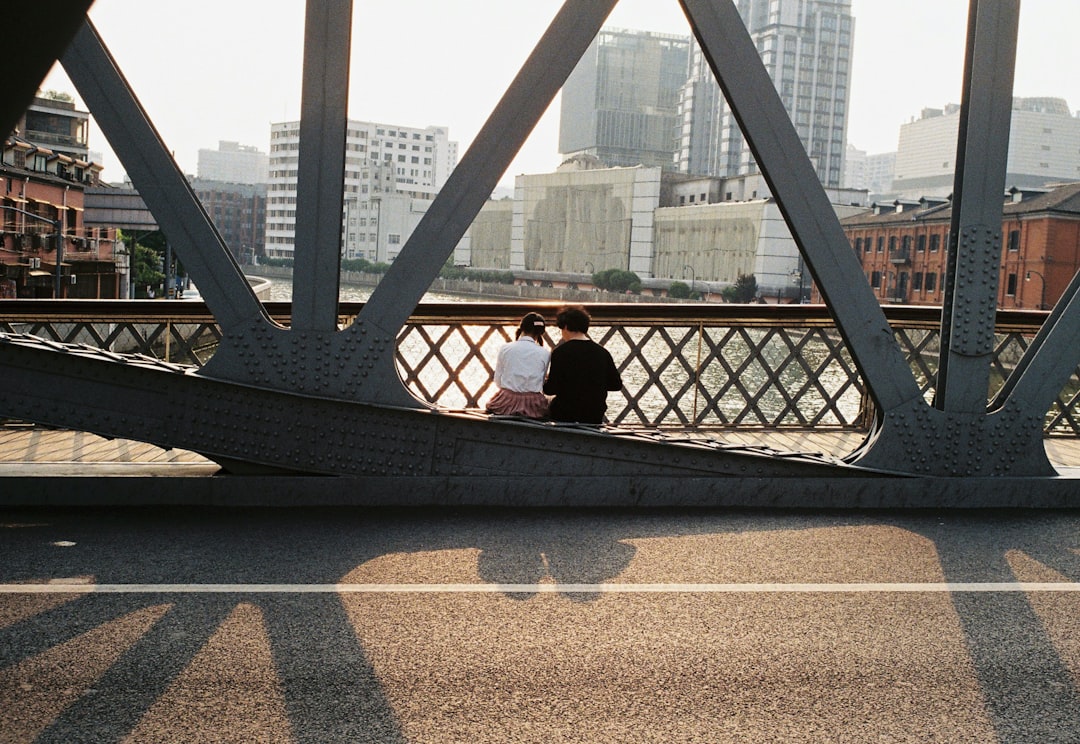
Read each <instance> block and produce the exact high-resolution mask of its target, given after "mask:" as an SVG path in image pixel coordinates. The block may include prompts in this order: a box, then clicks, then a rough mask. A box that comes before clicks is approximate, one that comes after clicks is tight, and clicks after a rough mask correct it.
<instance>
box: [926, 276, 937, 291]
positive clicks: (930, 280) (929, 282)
mask: <svg viewBox="0 0 1080 744" xmlns="http://www.w3.org/2000/svg"><path fill="white" fill-rule="evenodd" d="M936 289H937V274H935V273H934V272H932V271H928V272H926V291H927V292H933V291H935V290H936Z"/></svg>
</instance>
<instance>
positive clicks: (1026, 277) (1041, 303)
mask: <svg viewBox="0 0 1080 744" xmlns="http://www.w3.org/2000/svg"><path fill="white" fill-rule="evenodd" d="M1032 274H1034V275H1035V276H1037V277H1039V279H1040V280H1041V281H1042V287H1041V289H1040V290H1039V309H1040V310H1045V309H1046V277H1045V276H1043V275H1042V274H1040V273H1039V272H1037V271H1029V272H1028V273H1027V274H1025V275H1024V281H1025V282H1030V281H1031V275H1032Z"/></svg>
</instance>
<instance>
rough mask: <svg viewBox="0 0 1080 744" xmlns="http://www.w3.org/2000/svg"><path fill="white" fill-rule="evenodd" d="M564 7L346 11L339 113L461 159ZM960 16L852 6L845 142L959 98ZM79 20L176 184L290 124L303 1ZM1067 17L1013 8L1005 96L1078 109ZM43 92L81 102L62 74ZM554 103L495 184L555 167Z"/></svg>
mask: <svg viewBox="0 0 1080 744" xmlns="http://www.w3.org/2000/svg"><path fill="white" fill-rule="evenodd" d="M560 6H561V2H560V0H530V2H528V3H506V2H505V1H504V0H439V1H436V0H394V1H393V2H390V1H389V0H380V1H378V2H376V1H374V0H372V1H371V2H364V3H359V2H358V3H355V4H354V27H353V49H354V52H353V69H352V74H351V86H350V87H351V91H350V103H349V116H350V117H351V118H358V119H363V120H372V121H395V122H400V123H402V124H408V125H410V126H416V127H425V126H429V125H445V126H447V127H448V128H449V135H450V137H451V138H452V139H454V140H457V141H459V142H460V143H461V146H462V152H463V153H464V152H465V150H466V149H467V148H468V145H469V143H471V141H472V139H473V138H474V137H475V136H476V134H477V132H478V131H479V129H480V127H481V126H482V125H483V123H484V120H485V119H486V118H487V116H488V114H489V113H490V112H491V110H492V109H493V108H494V106H495V105H496V104H497V102H498V100H499V98H500V97H501V96H502V94H503V92H504V91H505V89H506V87H507V86H508V85H509V83H510V81H511V80H512V79H513V76H514V75H515V74H516V73H517V71H518V70H519V69H520V67H521V65H522V63H523V62H524V60H525V58H526V56H527V55H528V53H529V52H531V50H532V48H533V47H534V46H535V44H536V41H537V40H538V39H539V38H540V36H541V34H542V33H543V31H544V29H545V28H546V27H547V24H548V23H549V22H550V20H551V18H552V17H553V16H554V14H555V13H556V12H557V10H558V8H559V7H560ZM967 12H968V2H967V1H966V0H940V1H939V2H935V3H929V2H916V3H909V4H907V5H905V6H904V7H903V10H902V11H900V10H897V6H895V5H894V4H891V3H882V2H880V0H852V15H853V16H854V18H855V39H854V58H853V64H852V94H851V114H850V119H849V123H848V132H847V142H848V143H849V144H851V145H853V146H855V147H857V148H859V149H860V150H864V151H866V152H868V153H870V154H874V153H880V152H887V151H890V150H895V149H896V145H897V140H898V135H899V131H900V126H901V125H902V124H904V123H905V122H908V121H910V120H912V119H913V118H917V117H918V115H919V113H920V111H921V110H922V109H923V108H925V107H935V106H936V107H940V106H944V105H945V104H947V103H954V102H959V101H960V97H961V85H960V83H961V80H960V76H961V73H962V68H963V49H964V33H965V29H966V23H967ZM90 16H91V19H92V20H93V21H94V23H95V24H96V25H97V27H98V30H99V31H100V32H101V34H102V36H103V38H104V39H105V42H106V44H108V46H109V48H110V50H111V51H112V52H113V54H114V56H115V57H116V58H117V60H118V62H119V64H120V67H121V69H122V70H123V71H124V74H125V75H126V77H127V78H128V80H129V81H130V82H131V84H132V86H133V88H134V89H135V91H136V94H137V95H138V96H139V97H140V100H141V101H142V102H143V104H144V106H145V107H146V109H147V110H148V112H149V114H150V116H151V118H152V119H153V120H154V122H155V124H156V126H157V127H158V130H159V131H160V132H161V134H162V137H163V139H164V140H165V143H166V145H167V146H168V147H169V149H170V150H172V151H173V153H174V156H175V157H176V159H177V162H178V163H179V165H180V167H181V168H182V169H183V170H184V171H185V172H187V173H195V172H196V165H197V155H198V151H199V149H204V148H211V147H214V146H215V145H216V144H217V142H219V141H220V140H229V141H235V142H239V143H241V144H243V145H249V146H254V147H257V148H259V149H261V150H264V151H268V150H269V142H270V125H271V123H274V122H282V121H288V120H292V119H295V118H297V117H298V112H299V102H300V74H301V54H302V45H303V17H304V3H303V2H302V0H267V2H264V3H260V4H258V5H255V6H253V5H252V4H250V3H245V2H240V0H216V1H215V2H213V3H211V2H209V0H190V1H189V2H187V3H183V4H179V3H145V2H139V1H138V0H97V1H96V2H95V4H94V6H93V7H92V8H91V11H90ZM1077 21H1080V5H1075V4H1067V5H1063V4H1061V3H1059V2H1057V0H1024V3H1023V4H1022V7H1021V21H1020V39H1019V53H1018V60H1017V74H1016V85H1015V87H1014V94H1015V95H1017V96H1025V97H1034V96H1055V97H1061V98H1065V99H1066V100H1067V101H1068V102H1069V105H1070V106H1071V107H1072V108H1073V110H1074V111H1075V110H1076V109H1077V108H1080V79H1077V77H1076V76H1075V75H1074V74H1073V72H1072V71H1073V69H1074V68H1075V67H1076V64H1075V62H1074V57H1075V56H1076V55H1077V54H1080V52H1077V51H1075V47H1074V44H1075V28H1076V27H1077V26H1078V24H1077ZM605 25H606V26H607V27H610V28H623V29H633V30H645V31H655V32H658V33H676V34H687V35H688V34H689V27H688V25H687V23H686V20H685V18H684V17H683V16H682V12H681V8H680V6H679V4H678V3H677V2H676V0H670V3H668V2H662V1H661V0H621V2H620V3H619V4H618V5H617V6H616V8H615V10H614V11H613V13H612V14H611V16H610V17H609V19H608V22H607V23H606V24H605ZM496 29H497V31H498V32H497V33H495V32H494V31H495V30H496ZM391 30H392V31H393V32H392V33H391ZM42 87H43V88H44V89H49V88H53V89H57V90H64V91H67V92H71V93H74V94H76V96H77V92H76V91H75V90H74V88H73V86H71V85H70V83H68V82H67V80H66V77H65V76H63V74H62V71H61V70H60V69H59V67H57V68H56V69H54V71H53V72H52V73H51V74H50V76H49V77H48V78H47V79H46V80H45V81H44V82H43V84H42ZM406 92H408V93H409V95H403V93H406ZM557 101H558V99H556V103H555V105H553V106H552V107H551V108H549V110H548V112H547V114H546V115H545V116H544V118H543V119H542V120H541V121H540V122H539V124H538V125H537V127H536V129H535V130H534V132H533V134H532V136H531V137H530V139H529V141H528V142H526V143H525V146H524V147H523V148H522V151H521V152H520V153H519V155H518V158H517V159H516V160H515V161H514V163H512V165H511V166H510V168H509V169H508V171H507V173H506V174H505V175H504V177H503V178H502V179H501V181H500V184H501V185H503V186H507V185H512V183H513V179H514V176H515V175H516V174H520V173H543V172H549V171H551V170H553V169H554V168H555V167H557V166H558V164H559V160H560V158H559V153H558V145H557V142H558V105H557ZM79 103H80V106H81V101H80V102H79ZM90 149H91V150H94V151H101V152H102V153H103V157H104V163H103V164H104V165H105V166H106V170H105V172H104V174H103V175H104V178H105V179H106V180H109V181H119V180H121V179H122V178H123V175H124V169H123V168H122V166H120V164H119V163H118V161H117V160H116V158H115V156H114V155H113V154H112V152H111V150H109V149H108V147H107V144H106V142H105V141H104V137H103V136H102V134H101V132H100V130H98V129H97V128H96V127H93V128H92V129H91V139H90Z"/></svg>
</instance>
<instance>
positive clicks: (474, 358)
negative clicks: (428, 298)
mask: <svg viewBox="0 0 1080 744" xmlns="http://www.w3.org/2000/svg"><path fill="white" fill-rule="evenodd" d="M360 307H361V305H360V304H359V303H343V304H342V305H341V308H340V310H341V313H342V315H341V323H342V325H344V324H346V323H348V322H349V320H350V319H351V318H352V317H354V316H355V314H356V313H357V312H359V309H360ZM266 308H267V311H268V312H269V314H270V315H271V317H272V318H274V320H275V321H276V322H278V323H281V324H282V325H284V326H287V325H288V324H289V310H290V306H289V304H288V303H266ZM557 309H558V305H556V304H544V303H529V304H523V303H488V302H484V303H480V302H459V303H439V304H424V305H421V306H420V307H419V308H417V310H416V311H415V312H414V313H413V315H412V316H411V318H410V319H409V322H408V323H407V324H406V326H405V328H403V329H402V331H401V333H400V334H399V338H398V349H397V364H398V370H399V372H400V375H401V379H402V380H403V381H404V383H405V385H406V386H407V387H408V388H409V390H411V391H412V392H413V394H415V395H416V396H417V397H418V398H420V399H421V400H424V401H427V402H429V403H432V404H434V405H437V406H441V407H445V408H453V409H457V408H482V407H483V404H484V403H485V402H486V401H487V399H488V398H489V397H490V396H491V395H492V394H493V393H494V384H493V381H492V377H493V372H494V365H495V357H496V354H497V351H498V349H499V347H500V346H502V344H504V343H507V342H508V341H509V340H511V339H512V337H513V331H514V329H515V328H516V325H517V322H518V320H519V319H520V317H521V316H522V315H523V314H524V313H525V312H527V311H529V310H538V311H540V312H542V313H543V314H545V315H546V316H549V318H550V319H551V320H552V321H553V320H554V316H555V313H556V311H557ZM885 310H886V315H887V316H888V318H889V321H890V324H891V325H892V328H893V331H894V333H895V334H896V338H897V340H898V342H899V343H900V345H901V347H902V348H903V350H904V352H905V354H906V356H907V358H908V361H909V363H910V364H911V367H912V371H913V373H914V374H915V376H916V378H917V380H918V381H919V384H920V386H921V388H922V390H923V393H924V395H925V396H926V397H927V399H928V400H929V399H930V398H931V397H932V396H933V394H934V378H935V373H936V369H937V360H938V352H939V347H938V344H939V319H938V313H939V311H937V310H936V309H934V308H915V307H895V306H894V307H888V308H886V309H885ZM589 311H590V313H591V315H592V318H593V326H592V329H591V332H590V335H591V336H592V338H594V339H595V340H596V341H599V342H600V343H602V344H603V345H604V346H605V347H606V348H607V349H608V350H609V351H611V353H612V356H613V357H614V358H615V361H616V364H617V365H618V366H619V370H620V372H621V374H622V378H623V383H624V386H623V390H622V391H621V393H614V394H612V395H610V396H609V398H608V418H609V420H610V421H611V422H612V423H615V424H621V425H626V426H635V427H653V428H659V429H672V430H679V429H683V430H685V429H711V428H724V427H751V428H780V427H792V428H820V429H830V428H831V429H846V430H862V429H865V428H866V427H867V425H868V422H869V420H870V418H869V417H870V416H872V402H871V401H870V399H869V397H868V396H867V394H866V389H865V386H864V385H863V382H862V379H861V377H860V375H859V373H858V370H857V368H856V366H855V364H854V362H853V361H852V359H851V357H850V355H849V354H848V352H847V349H846V348H845V346H844V343H843V340H842V339H841V338H840V334H839V333H838V332H837V330H836V328H835V325H834V324H833V321H832V319H831V317H830V316H829V314H828V313H827V311H826V309H825V308H824V307H823V306H815V305H719V304H717V305H713V304H701V303H694V304H691V303H687V304H667V303H665V304H633V305H629V304H594V305H590V306H589ZM1045 317H1046V313H1040V312H1035V311H1008V312H1001V313H999V315H998V326H997V330H998V333H997V347H996V351H995V356H994V361H993V366H994V371H995V374H994V375H993V381H992V389H991V390H989V391H988V395H993V393H994V392H995V390H996V388H997V387H998V386H1000V385H1001V383H1002V382H1003V380H1004V379H1005V377H1006V376H1007V375H1008V373H1009V371H1010V369H1011V368H1012V366H1013V365H1014V364H1015V363H1016V361H1017V360H1018V359H1019V358H1020V356H1021V355H1022V354H1023V351H1024V350H1025V349H1026V348H1027V346H1028V344H1029V343H1030V341H1031V339H1032V338H1033V337H1034V335H1035V333H1036V332H1037V331H1038V329H1039V326H1040V324H1041V323H1042V321H1043V319H1044V318H1045ZM552 325H553V324H552ZM0 331H5V332H12V333H30V334H33V335H36V336H41V337H43V338H47V339H51V340H54V341H58V342H64V343H83V344H87V345H90V346H95V347H98V348H104V349H108V350H110V351H114V352H122V353H136V354H145V355H148V356H154V357H156V358H162V359H168V360H170V361H173V362H180V363H186V364H192V365H202V364H205V363H206V361H207V360H208V359H209V358H210V356H212V354H213V352H214V350H215V348H216V347H217V344H218V343H219V341H220V338H221V332H220V330H219V328H218V326H217V325H216V323H215V322H214V319H213V316H212V315H210V313H209V312H208V310H207V309H206V307H205V305H203V304H202V303H200V302H187V301H167V300H147V301H138V300H136V301H121V302H114V301H95V300H87V301H75V300H66V301H60V302H57V301H50V300H44V301H37V300H15V301H4V302H0ZM552 334H553V337H551V338H549V340H550V341H557V340H558V333H557V331H555V329H554V327H552ZM1078 398H1080V370H1078V371H1077V372H1076V373H1074V375H1073V378H1072V379H1071V380H1070V383H1069V385H1068V386H1067V387H1066V388H1065V389H1064V390H1063V391H1062V392H1061V394H1060V395H1059V397H1058V400H1057V402H1056V404H1055V405H1054V407H1053V408H1052V409H1051V411H1049V413H1048V414H1047V417H1046V422H1045V431H1046V432H1047V434H1053V435H1064V436H1078V435H1080V412H1078V410H1077V409H1078V407H1080V401H1078Z"/></svg>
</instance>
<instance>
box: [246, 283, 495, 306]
mask: <svg viewBox="0 0 1080 744" xmlns="http://www.w3.org/2000/svg"><path fill="white" fill-rule="evenodd" d="M266 281H268V282H270V301H271V302H289V301H291V300H292V282H291V281H290V280H288V279H271V278H266ZM374 290H375V288H374V287H367V286H361V285H359V284H342V285H341V286H340V287H339V288H338V301H339V302H366V301H367V300H368V298H369V297H371V293H372V292H373V291H374ZM486 299H487V298H484V297H474V296H469V295H449V294H443V293H440V292H428V293H426V294H425V295H424V296H423V297H421V298H420V301H421V302H484V301H485V300H486Z"/></svg>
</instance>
